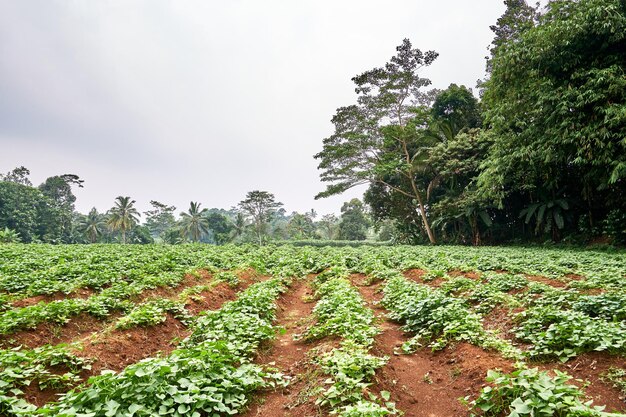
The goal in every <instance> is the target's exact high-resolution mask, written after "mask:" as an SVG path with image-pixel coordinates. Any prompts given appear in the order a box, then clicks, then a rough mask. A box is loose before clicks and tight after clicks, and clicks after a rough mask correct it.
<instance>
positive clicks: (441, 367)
mask: <svg viewBox="0 0 626 417" xmlns="http://www.w3.org/2000/svg"><path fill="white" fill-rule="evenodd" d="M352 282H353V283H354V284H355V285H356V286H357V288H358V289H359V292H360V293H361V296H362V297H363V298H364V299H365V301H366V302H367V304H368V306H369V307H370V308H372V309H373V310H374V312H375V313H376V315H377V316H378V317H379V318H380V320H381V322H380V324H379V326H380V328H381V330H382V333H381V334H380V335H378V337H377V338H376V341H375V345H374V348H373V351H374V353H375V354H377V355H385V356H389V358H390V359H389V362H388V363H387V365H386V366H384V367H383V368H381V369H380V370H379V372H378V373H377V375H376V387H374V389H375V390H385V391H389V392H391V398H392V400H393V401H395V402H396V407H397V408H398V409H400V410H402V411H404V413H405V414H404V415H405V416H406V417H450V416H466V415H469V413H468V410H467V408H466V407H465V406H463V405H462V404H461V403H460V402H459V398H463V397H465V396H467V395H472V396H475V395H476V394H478V392H479V391H480V388H481V387H482V386H483V383H484V377H485V375H486V373H487V370H488V369H494V368H500V369H503V370H506V371H510V370H512V366H511V364H510V363H509V362H508V361H506V360H505V359H503V358H501V357H500V356H499V355H497V354H495V353H490V352H485V351H484V350H482V349H480V348H478V347H475V346H472V345H469V344H464V343H462V344H458V345H457V346H456V348H453V349H451V348H447V349H445V350H443V351H441V352H436V353H433V352H431V350H430V349H429V348H425V349H421V350H419V351H417V352H415V353H413V354H410V355H404V354H400V355H397V354H395V353H394V352H395V350H396V348H400V346H401V345H402V343H403V342H405V341H406V340H408V337H407V336H406V334H405V333H404V332H403V331H402V329H401V326H400V325H399V324H397V323H394V322H392V321H390V320H388V319H387V318H386V317H385V316H386V311H385V310H384V309H383V308H382V307H381V306H380V305H378V304H377V302H379V301H380V300H381V299H382V292H381V290H382V283H377V284H374V285H370V286H366V285H364V283H365V277H364V276H362V275H354V276H353V277H352Z"/></svg>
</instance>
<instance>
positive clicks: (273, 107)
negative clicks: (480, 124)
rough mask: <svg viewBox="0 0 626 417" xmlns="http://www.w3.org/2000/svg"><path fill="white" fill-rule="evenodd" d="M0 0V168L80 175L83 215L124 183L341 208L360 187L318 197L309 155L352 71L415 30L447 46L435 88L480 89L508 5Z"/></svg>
mask: <svg viewBox="0 0 626 417" xmlns="http://www.w3.org/2000/svg"><path fill="white" fill-rule="evenodd" d="M0 2H1V3H2V10H3V12H2V14H0V146H2V147H3V148H4V149H9V148H10V151H9V150H7V151H6V152H3V153H2V154H0V168H1V169H0V170H2V171H6V170H9V169H11V168H12V167H13V166H16V165H22V164H25V162H23V161H32V163H33V164H34V163H36V164H37V165H38V166H37V167H35V166H31V167H30V168H31V170H32V171H33V172H35V171H37V172H41V176H42V177H45V176H48V175H55V174H58V173H61V172H74V173H76V174H78V175H81V176H83V177H85V178H87V179H88V181H87V182H86V187H85V189H84V190H81V194H80V195H79V200H78V202H77V206H78V208H79V209H81V210H83V211H84V210H87V209H88V208H89V207H91V206H92V205H96V206H98V208H100V209H105V208H107V207H108V206H107V204H109V205H110V203H107V201H112V198H114V197H115V196H116V195H119V194H120V193H127V194H130V195H132V196H133V198H135V199H136V200H138V203H139V205H140V207H145V206H147V204H148V201H149V200H150V199H159V200H163V201H165V202H168V203H173V204H176V205H178V206H179V207H181V208H182V207H184V206H186V205H188V202H189V200H192V199H193V200H199V201H201V202H203V203H204V205H205V206H217V207H230V206H231V205H234V204H236V203H237V202H238V201H239V200H240V199H241V198H243V196H244V195H245V192H246V191H249V190H251V189H266V190H269V191H271V192H273V193H275V194H276V196H277V198H279V199H280V200H281V201H283V202H284V203H285V204H286V206H287V209H288V210H299V211H304V210H307V209H309V208H311V207H315V208H316V209H317V210H318V212H321V213H324V212H329V211H335V212H336V211H338V210H339V208H340V206H341V202H342V201H345V200H347V199H348V198H350V197H352V196H354V195H359V193H360V192H362V191H363V190H362V189H361V190H357V191H356V192H353V193H349V194H347V195H345V196H340V197H336V198H332V199H329V200H323V201H313V196H314V195H315V194H316V193H317V192H318V191H320V190H321V189H322V188H323V185H322V184H320V182H319V180H318V173H317V171H316V165H317V162H316V161H315V160H313V158H312V155H313V154H315V153H317V152H318V151H319V150H320V149H321V141H322V139H323V138H324V137H326V136H328V135H329V134H330V133H331V129H332V125H331V124H330V122H329V121H330V118H331V117H332V115H333V113H334V111H335V109H336V108H337V107H339V106H342V105H345V104H349V103H352V102H353V101H354V93H353V86H352V85H351V82H350V78H351V77H352V76H354V75H355V74H357V73H360V72H362V71H365V70H367V69H369V68H371V67H373V66H379V65H382V64H384V62H385V61H387V59H389V58H390V57H391V56H392V55H393V53H394V48H395V46H396V45H397V44H399V43H400V42H401V40H402V39H403V38H404V37H409V38H410V39H411V40H412V41H413V44H414V45H415V46H417V47H419V48H422V49H424V50H426V49H435V50H437V51H438V52H439V53H440V58H439V59H438V60H437V61H436V63H435V64H433V65H432V67H430V68H428V69H427V71H425V75H427V76H429V77H430V78H431V79H432V80H433V84H434V86H436V87H440V88H445V87H446V86H447V85H448V84H450V83H453V82H454V83H457V84H466V85H468V86H470V87H473V86H474V84H475V81H476V80H477V79H478V78H480V77H482V76H483V70H484V59H483V57H484V56H485V54H486V52H487V51H486V47H487V45H488V44H489V42H490V40H491V33H490V31H489V25H490V24H492V23H493V22H494V21H495V20H496V19H497V17H498V16H499V15H500V14H501V13H502V11H503V6H502V5H501V4H499V2H493V1H492V0H480V1H474V2H466V1H462V0H454V1H453V0H447V1H439V2H430V1H405V0H398V1H394V2H380V1H372V0H366V1H341V2H336V1H335V2H333V1H308V0H305V1H299V2H287V1H278V0H269V1H264V2H255V1H251V0H246V1H243V0H234V1H229V2H207V1H200V0H197V1H192V0H187V1H176V2H172V1H165V0H137V1H133V2H128V1H122V0H115V1H113V0H109V1H101V2H81V1H60V0H59V1H35V0H20V1H17V0H15V1H11V0H0ZM90 178H91V179H93V180H92V181H91V182H90V181H89V179H90ZM103 196H106V200H105V199H104V197H103ZM110 196H113V197H112V198H111V197H110Z"/></svg>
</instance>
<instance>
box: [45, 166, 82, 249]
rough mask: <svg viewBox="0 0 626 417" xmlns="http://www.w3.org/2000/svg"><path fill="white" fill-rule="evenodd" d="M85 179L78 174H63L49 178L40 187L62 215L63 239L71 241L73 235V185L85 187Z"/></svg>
mask: <svg viewBox="0 0 626 417" xmlns="http://www.w3.org/2000/svg"><path fill="white" fill-rule="evenodd" d="M83 183H84V180H81V179H80V177H79V176H78V175H74V174H63V175H55V176H53V177H49V178H47V179H46V180H45V181H44V182H43V183H42V184H41V185H40V186H39V187H38V188H39V191H41V192H42V193H43V195H45V196H46V197H48V198H49V199H50V200H51V201H52V202H53V204H54V207H55V208H56V209H57V210H58V211H59V213H60V215H61V223H60V226H61V228H62V231H63V237H62V240H63V241H64V242H66V243H68V242H70V240H71V235H72V220H73V217H74V202H75V201H76V196H75V195H74V193H73V192H72V187H73V186H76V187H78V188H83Z"/></svg>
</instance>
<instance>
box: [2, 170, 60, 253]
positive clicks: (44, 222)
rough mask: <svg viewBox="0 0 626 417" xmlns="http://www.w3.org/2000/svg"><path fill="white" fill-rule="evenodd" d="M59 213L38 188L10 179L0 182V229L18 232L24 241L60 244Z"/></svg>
mask: <svg viewBox="0 0 626 417" xmlns="http://www.w3.org/2000/svg"><path fill="white" fill-rule="evenodd" d="M61 215H62V213H60V211H59V210H58V209H57V208H56V206H55V204H54V202H53V201H52V200H50V199H49V198H48V197H47V196H45V195H43V194H42V193H41V191H39V190H38V189H36V188H33V187H30V186H28V185H24V184H20V183H19V182H14V181H0V229H4V228H8V229H11V230H14V231H15V232H17V233H19V235H20V238H21V240H22V241H23V242H25V243H30V242H37V241H42V242H46V243H62V242H63V230H62V228H61V225H62V223H63V220H62V217H61Z"/></svg>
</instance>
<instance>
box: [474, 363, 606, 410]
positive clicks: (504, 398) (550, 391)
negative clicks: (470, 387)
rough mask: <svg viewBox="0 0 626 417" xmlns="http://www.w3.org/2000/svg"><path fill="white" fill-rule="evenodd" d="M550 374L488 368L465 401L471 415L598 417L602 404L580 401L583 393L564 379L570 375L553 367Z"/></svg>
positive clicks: (530, 370) (527, 370) (535, 369)
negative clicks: (479, 388)
mask: <svg viewBox="0 0 626 417" xmlns="http://www.w3.org/2000/svg"><path fill="white" fill-rule="evenodd" d="M554 372H555V375H556V376H554V377H551V376H550V375H549V374H548V373H547V372H545V371H539V370H538V369H537V368H534V369H522V370H518V371H515V372H513V373H511V374H502V373H499V372H496V371H488V373H487V378H486V381H487V382H488V383H489V384H491V385H490V386H487V387H485V388H483V389H482V391H481V394H480V396H479V397H478V398H476V399H475V400H474V401H472V402H469V403H468V405H469V408H470V410H471V411H472V416H484V417H500V416H509V417H522V416H534V417H574V416H577V417H583V416H587V417H600V416H602V415H608V414H605V413H602V412H601V411H602V407H591V406H590V403H591V402H583V399H584V394H583V392H582V391H581V390H580V389H579V388H578V387H576V386H575V385H570V384H568V383H567V382H568V381H569V380H570V379H571V377H570V376H569V375H567V374H565V373H563V372H559V371H558V370H555V371H554Z"/></svg>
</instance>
